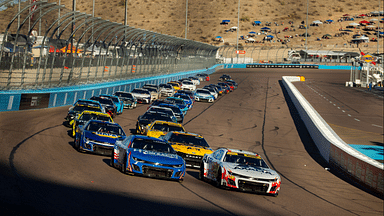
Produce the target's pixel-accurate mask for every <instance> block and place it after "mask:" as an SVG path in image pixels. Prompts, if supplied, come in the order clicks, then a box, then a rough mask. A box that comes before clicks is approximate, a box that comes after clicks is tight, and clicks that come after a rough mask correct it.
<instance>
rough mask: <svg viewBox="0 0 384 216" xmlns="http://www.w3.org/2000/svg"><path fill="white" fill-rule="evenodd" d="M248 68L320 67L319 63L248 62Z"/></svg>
mask: <svg viewBox="0 0 384 216" xmlns="http://www.w3.org/2000/svg"><path fill="white" fill-rule="evenodd" d="M245 67H246V68H305V69H319V65H312V64H247V65H245Z"/></svg>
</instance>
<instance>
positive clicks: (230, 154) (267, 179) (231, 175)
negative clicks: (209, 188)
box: [199, 148, 281, 196]
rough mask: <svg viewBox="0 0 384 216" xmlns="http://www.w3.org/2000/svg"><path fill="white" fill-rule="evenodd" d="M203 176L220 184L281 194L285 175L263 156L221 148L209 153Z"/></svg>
mask: <svg viewBox="0 0 384 216" xmlns="http://www.w3.org/2000/svg"><path fill="white" fill-rule="evenodd" d="M199 178H200V179H201V180H206V179H208V180H211V181H214V182H215V183H216V185H217V186H218V187H229V188H234V189H238V190H240V191H247V192H254V193H262V194H270V195H273V196H277V195H278V194H279V191H280V184H281V178H280V176H279V174H277V172H276V171H274V170H272V169H270V168H269V167H268V165H267V164H266V163H265V162H264V160H263V159H262V158H261V157H260V155H258V154H256V153H253V152H249V151H243V150H236V149H227V148H219V149H218V150H216V151H214V152H213V153H212V154H205V155H204V157H203V160H202V162H201V165H200V173H199Z"/></svg>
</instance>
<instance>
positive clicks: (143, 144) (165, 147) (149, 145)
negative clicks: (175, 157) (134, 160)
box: [131, 138, 175, 154]
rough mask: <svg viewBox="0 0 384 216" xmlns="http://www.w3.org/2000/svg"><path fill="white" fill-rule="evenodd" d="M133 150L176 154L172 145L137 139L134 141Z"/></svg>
mask: <svg viewBox="0 0 384 216" xmlns="http://www.w3.org/2000/svg"><path fill="white" fill-rule="evenodd" d="M131 148H135V149H143V150H149V151H157V152H165V153H172V154H175V150H173V148H172V146H171V145H169V144H168V143H166V142H161V141H157V140H149V139H141V138H136V139H135V140H133V142H132V144H131Z"/></svg>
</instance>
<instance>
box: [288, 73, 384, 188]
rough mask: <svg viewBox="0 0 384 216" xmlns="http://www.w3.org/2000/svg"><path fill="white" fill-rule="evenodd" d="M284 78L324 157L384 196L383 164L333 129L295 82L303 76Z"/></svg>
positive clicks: (289, 93) (293, 100) (290, 94)
mask: <svg viewBox="0 0 384 216" xmlns="http://www.w3.org/2000/svg"><path fill="white" fill-rule="evenodd" d="M282 81H283V85H284V87H285V88H286V90H287V92H288V95H289V96H290V98H291V100H292V102H293V104H294V105H295V107H296V109H297V111H298V113H299V115H300V117H301V119H302V120H303V122H304V124H305V126H306V127H307V130H308V132H309V134H310V136H311V137H312V140H313V141H314V142H315V144H316V146H317V148H318V149H319V151H320V154H321V156H322V157H323V158H324V159H325V160H326V161H327V162H328V163H329V164H330V165H331V166H332V167H334V168H336V169H338V170H340V171H342V172H344V173H345V174H347V175H348V176H350V177H352V178H354V179H356V180H358V181H359V182H360V183H361V184H363V185H365V186H367V187H368V188H369V189H371V190H373V191H375V192H377V193H378V194H380V195H383V194H384V176H383V170H384V164H382V163H379V162H377V161H375V160H373V159H371V158H369V157H367V156H366V155H364V154H362V153H360V152H358V151H357V150H355V149H354V148H352V147H350V146H349V145H348V144H346V143H345V142H344V141H343V140H342V139H341V138H340V137H339V136H338V135H337V134H336V133H335V132H334V131H333V130H332V128H331V127H330V126H329V125H328V124H327V123H326V122H325V121H324V119H323V118H322V117H321V116H320V115H319V113H317V111H316V110H315V109H314V108H313V107H312V106H311V105H310V104H309V102H308V101H307V100H306V99H305V98H304V97H303V95H302V94H301V93H300V92H299V91H298V90H297V88H296V87H295V86H294V85H293V84H292V82H296V81H300V77H288V76H284V77H283V78H282Z"/></svg>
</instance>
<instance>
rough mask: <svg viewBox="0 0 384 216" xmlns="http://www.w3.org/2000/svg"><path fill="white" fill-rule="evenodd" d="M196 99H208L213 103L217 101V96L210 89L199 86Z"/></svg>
mask: <svg viewBox="0 0 384 216" xmlns="http://www.w3.org/2000/svg"><path fill="white" fill-rule="evenodd" d="M195 100H196V101H208V102H209V103H213V102H214V101H215V97H214V96H213V95H212V94H211V93H210V92H209V90H208V89H201V88H199V89H196V92H195Z"/></svg>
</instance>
